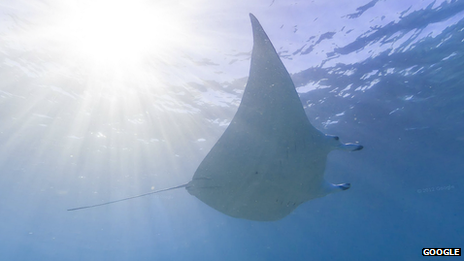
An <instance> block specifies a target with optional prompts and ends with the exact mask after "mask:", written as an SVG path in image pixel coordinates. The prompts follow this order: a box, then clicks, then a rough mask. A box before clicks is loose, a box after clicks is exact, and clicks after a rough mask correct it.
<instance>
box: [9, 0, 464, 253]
mask: <svg viewBox="0 0 464 261" xmlns="http://www.w3.org/2000/svg"><path fill="white" fill-rule="evenodd" d="M248 13H253V14H254V15H255V16H256V17H257V18H258V19H259V20H260V22H261V24H262V26H263V27H264V29H265V30H266V32H267V34H268V36H269V38H270V39H271V41H272V42H273V44H274V46H275V48H276V50H277V52H278V53H279V55H280V57H281V59H282V61H283V63H284V64H285V66H286V67H287V69H288V71H289V73H290V74H291V77H292V79H293V81H294V83H295V86H296V88H297V91H298V93H299V95H300V99H301V101H302V103H303V105H304V108H305V111H306V113H307V116H308V118H309V120H310V122H311V123H312V124H313V125H314V126H315V127H316V128H318V129H319V130H321V131H322V132H323V133H329V134H332V135H337V136H340V138H341V140H342V141H343V142H351V141H358V142H359V143H360V144H362V145H363V146H364V149H363V150H362V151H360V152H356V153H346V152H341V151H334V152H332V153H331V154H329V157H328V162H327V166H326V172H325V173H326V174H325V176H326V179H327V180H328V181H330V182H333V183H341V182H349V183H351V185H352V187H351V189H349V190H347V191H344V192H342V193H337V194H333V195H328V196H326V197H323V198H319V199H316V200H312V201H309V202H307V203H305V204H303V205H301V206H300V207H299V208H297V209H296V210H295V211H294V212H293V213H292V214H290V215H289V216H287V217H285V218H284V219H282V220H279V221H274V222H254V221H248V220H242V219H236V218H232V217H229V216H226V215H224V214H222V213H220V212H218V211H216V210H214V209H212V208H210V207H208V206H207V205H205V204H204V203H202V202H201V201H199V200H198V199H197V198H195V197H192V196H191V195H189V194H188V193H187V192H186V191H185V190H184V189H179V190H173V191H168V192H164V193H162V194H156V195H151V196H148V197H144V198H140V199H134V200H131V201H126V202H121V203H119V204H117V205H111V206H104V207H100V208H95V209H89V210H82V211H75V212H67V211H66V209H69V208H72V207H78V206H81V205H88V204H97V203H103V202H106V201H109V200H114V199H119V198H125V197H130V196H134V195H138V194H142V193H146V192H150V191H152V190H156V189H162V188H167V187H171V186H176V185H179V184H182V183H186V182H188V181H190V180H191V178H192V175H193V173H194V172H195V170H196V168H197V166H198V165H199V164H200V162H201V161H202V160H203V158H204V157H205V155H206V154H207V153H208V152H209V150H210V149H211V147H212V146H213V145H214V144H215V142H216V141H217V140H218V139H219V137H220V136H221V134H222V133H223V132H224V130H225V129H226V127H227V126H228V124H229V123H230V121H231V119H232V117H233V116H234V114H235V112H236V110H237V108H238V105H239V104H240V100H241V97H242V94H243V90H244V87H245V84H246V80H247V77H248V70H249V63H250V55H251V48H252V40H253V39H252V34H251V26H250V21H249V18H248ZM463 18H464V1H438V0H437V1H426V0H424V1H404V0H403V1H394V0H385V1H378V0H373V1H365V0H355V1H349V2H345V1H343V2H341V1H319V0H314V1H279V0H266V1H261V0H260V1H253V2H251V1H242V0H239V1H230V2H229V1H210V0H189V1H187V0H185V1H181V0H179V1H143V0H137V1H86V0H84V1H71V0H69V1H57V0H42V1H8V0H7V1H3V2H2V3H0V166H1V175H0V221H1V222H0V259H1V260H103V259H104V260H189V259H190V260H419V259H422V258H423V256H422V248H426V247H449V248H453V247H462V246H463V244H464V240H463V239H462V234H463V233H464V225H463V222H462V220H463V218H464V207H463V204H462V201H463V200H462V199H463V198H464V193H463V184H464V175H463V169H464V161H463V160H462V159H463V156H464V146H463V145H464V89H463V84H464V81H463V78H464V75H463V68H464V64H463V51H464V48H463V47H464V45H463V44H464V43H463V41H464V19H463ZM289 117H291V115H289ZM429 258H431V259H438V257H436V258H433V257H429Z"/></svg>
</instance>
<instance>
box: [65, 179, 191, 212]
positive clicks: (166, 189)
mask: <svg viewBox="0 0 464 261" xmlns="http://www.w3.org/2000/svg"><path fill="white" fill-rule="evenodd" d="M187 185H188V183H185V184H182V185H179V186H175V187H170V188H165V189H160V190H156V191H152V192H148V193H145V194H140V195H137V196H133V197H129V198H123V199H118V200H114V201H109V202H105V203H101V204H96V205H91V206H84V207H78V208H70V209H68V211H75V210H81V209H86V208H96V207H100V206H104V205H109V204H113V203H118V202H121V201H126V200H129V199H134V198H140V197H144V196H148V195H151V194H155V193H159V192H163V191H168V190H173V189H178V188H185V187H187Z"/></svg>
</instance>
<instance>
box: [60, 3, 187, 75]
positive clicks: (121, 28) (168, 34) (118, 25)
mask: <svg viewBox="0 0 464 261" xmlns="http://www.w3.org/2000/svg"><path fill="white" fill-rule="evenodd" d="M83 2H84V3H81V2H79V3H76V4H75V5H74V6H73V7H70V8H69V10H70V13H69V15H68V16H67V17H65V18H64V21H63V23H62V24H61V25H60V31H61V32H60V35H62V36H63V38H64V39H65V41H66V42H67V45H69V46H68V47H69V48H70V49H71V52H72V53H74V54H75V55H77V56H78V57H79V58H80V59H85V60H87V61H90V62H91V63H92V64H103V65H105V66H115V65H118V64H127V63H134V62H139V60H140V59H141V58H142V57H143V55H144V54H146V53H149V52H157V53H162V52H164V51H166V49H169V48H173V45H176V44H179V43H180V41H181V40H182V35H183V32H182V29H181V28H182V26H181V23H182V22H181V19H180V18H179V16H176V15H173V13H172V12H173V11H174V10H172V9H173V8H170V7H169V6H166V5H164V6H163V5H160V4H159V3H156V2H155V3H156V5H155V4H154V3H149V2H146V1H91V2H87V1H83Z"/></svg>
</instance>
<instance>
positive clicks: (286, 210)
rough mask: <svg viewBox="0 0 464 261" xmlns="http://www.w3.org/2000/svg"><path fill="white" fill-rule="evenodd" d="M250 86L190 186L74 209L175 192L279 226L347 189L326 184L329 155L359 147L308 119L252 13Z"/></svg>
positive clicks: (238, 215)
mask: <svg viewBox="0 0 464 261" xmlns="http://www.w3.org/2000/svg"><path fill="white" fill-rule="evenodd" d="M250 19H251V24H252V28H253V50H252V54H251V66H250V75H249V78H248V82H247V84H246V87H245V91H244V93H243V98H242V100H241V103H240V106H239V108H238V110H237V113H236V114H235V116H234V118H233V119H232V121H231V123H230V124H229V126H228V127H227V129H226V130H225V132H224V133H223V134H222V136H221V137H220V138H219V140H218V141H217V142H216V144H215V145H214V146H213V148H212V149H211V150H210V151H209V153H208V154H207V155H206V157H205V158H204V159H203V161H202V162H201V163H200V165H199V166H198V168H197V170H196V171H195V173H194V175H193V178H192V180H191V181H190V182H188V183H186V184H182V185H179V186H175V187H171V188H166V189H162V190H157V191H152V192H149V193H145V194H142V195H137V196H133V197H129V198H125V199H120V200H115V201H110V202H106V203H103V204H97V205H91V206H85V207H79V208H73V209H68V211H74V210H79V209H85V208H92V207H97V206H102V205H108V204H113V203H116V202H120V201H124V200H129V199H133V198H137V197H142V196H146V195H150V194H154V193H159V192H162V191H167V190H173V189H178V188H185V189H187V191H188V193H190V194H191V195H193V196H195V197H197V198H198V199H200V200H201V201H203V202H204V203H206V204H207V205H209V206H210V207H212V208H214V209H216V210H218V211H220V212H222V213H224V214H226V215H229V216H232V217H236V218H242V219H248V220H255V221H275V220H279V219H282V218H284V217H286V216H287V215H289V214H290V213H291V212H292V211H293V210H295V209H296V208H297V207H298V206H299V205H301V204H302V203H304V202H306V201H309V200H312V199H315V198H319V197H323V196H325V195H328V194H331V193H335V192H338V191H342V190H347V189H349V188H350V184H349V183H342V184H332V183H330V182H328V181H326V180H325V179H324V171H325V166H326V161H327V155H328V154H329V152H330V151H332V150H336V149H341V150H347V151H357V150H361V149H362V148H363V146H361V145H359V144H354V143H345V144H344V143H341V142H340V141H339V138H338V137H337V136H331V135H325V134H323V133H321V132H320V131H319V130H317V129H316V128H315V127H314V126H312V125H311V123H310V122H309V120H308V118H307V116H306V113H305V111H304V108H303V105H302V103H301V101H300V98H299V96H298V93H297V91H296V89H295V85H294V84H293V81H292V79H291V78H290V75H289V73H288V72H287V69H286V68H285V66H284V64H283V63H282V61H281V60H280V58H279V55H278V54H277V52H276V50H275V48H274V46H273V45H272V43H271V41H270V40H269V37H268V36H267V34H266V33H265V32H264V29H263V28H262V26H261V25H260V23H259V22H258V20H257V19H256V17H255V16H254V15H253V14H250Z"/></svg>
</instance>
